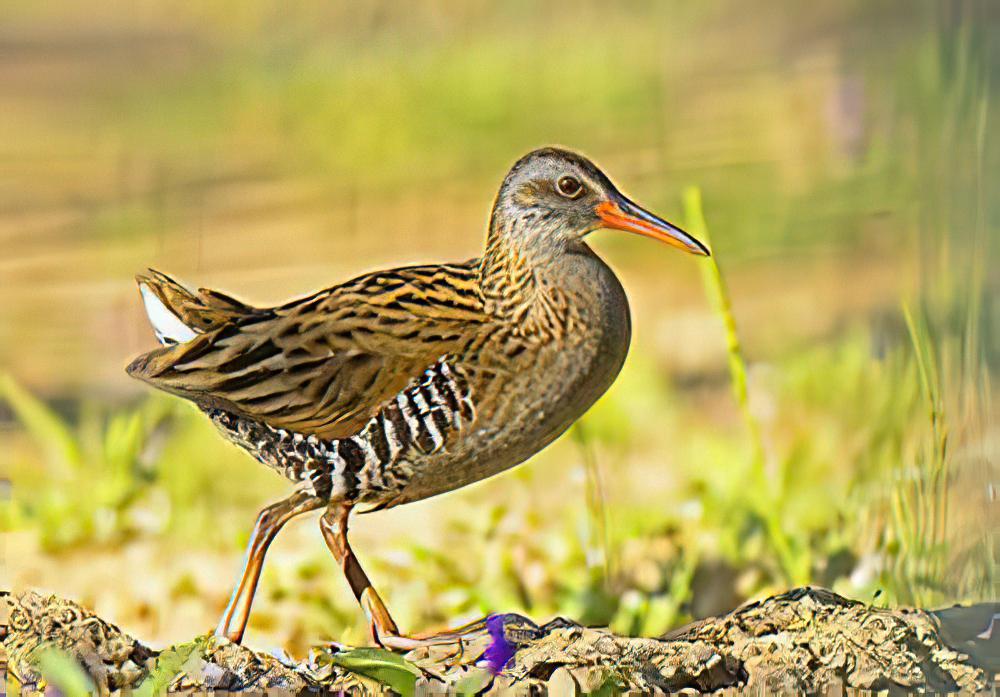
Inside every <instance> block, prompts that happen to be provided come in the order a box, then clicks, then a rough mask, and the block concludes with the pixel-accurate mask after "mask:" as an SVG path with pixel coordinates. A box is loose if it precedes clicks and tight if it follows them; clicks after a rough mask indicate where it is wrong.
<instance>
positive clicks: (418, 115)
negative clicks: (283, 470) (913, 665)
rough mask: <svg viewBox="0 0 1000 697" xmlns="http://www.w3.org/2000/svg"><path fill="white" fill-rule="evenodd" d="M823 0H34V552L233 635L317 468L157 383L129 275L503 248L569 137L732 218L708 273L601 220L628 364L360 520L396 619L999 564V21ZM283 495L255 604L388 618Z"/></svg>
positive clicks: (26, 330) (838, 582)
mask: <svg viewBox="0 0 1000 697" xmlns="http://www.w3.org/2000/svg"><path fill="white" fill-rule="evenodd" d="M821 5H823V6H822V7H819V6H815V7H813V6H809V7H804V6H802V5H801V3H800V4H792V3H775V4H774V5H773V6H769V7H768V8H761V7H758V8H756V9H754V10H749V9H747V8H745V7H743V5H742V4H741V3H735V2H723V1H718V2H706V3H696V4H687V3H642V2H639V3H620V4H613V5H610V6H608V5H606V4H605V5H596V4H588V3H579V2H574V3H569V2H554V3H546V4H545V5H535V4H530V3H521V2H516V3H504V4H500V5H496V4H491V3H478V2H474V3H459V2H437V3H428V4H423V5H414V6H409V5H406V6H403V5H397V4H392V3H387V2H386V3H383V2H366V3H358V4H347V3H343V4H341V3H320V2H316V3H307V4H306V5H304V6H301V7H299V8H297V9H296V10H295V11H294V12H293V11H290V10H288V9H285V8H282V7H280V6H278V5H276V4H272V3H269V2H265V1H264V0H253V1H252V2H240V3H234V2H224V1H218V2H213V3H198V4H195V5H192V4H189V3H180V2H158V3H152V4H149V5H145V6H144V7H143V9H141V10H140V9H135V10H134V12H132V13H131V14H128V13H126V14H122V13H119V12H115V11H113V9H111V8H103V7H99V8H94V7H89V6H84V5H82V4H81V5H79V6H74V5H72V4H69V5H65V6H60V7H55V6H50V5H45V4H39V3H27V2H15V3H13V4H12V6H11V8H10V11H9V13H8V14H9V18H10V27H11V32H12V34H11V35H15V36H21V37H23V39H22V40H21V41H20V42H17V44H16V46H15V48H16V50H15V51H14V52H13V53H12V54H11V55H13V56H14V58H15V59H10V58H8V59H7V60H6V61H4V63H2V64H0V68H3V70H2V71H0V79H2V80H4V81H5V87H6V89H5V90H3V91H2V92H0V107H2V108H3V113H4V114H5V116H4V117H2V118H0V135H2V136H3V138H0V141H3V143H4V144H3V145H2V146H0V149H2V152H0V154H2V156H3V157H4V161H5V162H7V163H8V164H10V165H11V166H10V168H9V172H10V173H9V175H7V176H5V180H4V184H5V186H4V187H2V188H0V200H2V201H3V203H4V204H5V206H4V211H3V212H0V240H2V241H3V244H4V245H5V258H4V259H3V260H0V271H2V272H3V274H4V281H3V283H0V365H3V366H4V372H3V374H2V375H0V404H2V405H4V406H3V407H0V439H2V442H3V445H2V447H0V467H2V468H3V471H4V472H5V473H6V474H5V476H6V477H7V478H8V479H9V481H10V483H11V484H12V493H11V495H10V496H9V497H8V498H6V499H5V500H3V501H2V503H0V505H2V506H3V518H2V519H3V521H4V527H5V530H6V531H8V532H12V533H15V536H12V537H11V539H12V540H15V539H16V544H15V545H14V546H11V547H10V549H12V550H14V552H13V554H12V555H11V561H10V567H11V568H10V569H8V570H7V571H8V574H10V575H11V577H12V582H13V583H15V584H16V583H31V584H35V585H40V586H43V587H49V588H54V589H58V590H59V591H60V592H62V593H65V594H69V595H74V596H76V597H78V598H81V599H84V600H87V599H88V598H91V599H92V600H93V601H94V602H95V603H101V602H114V603H121V604H120V605H116V606H115V607H116V608H117V613H118V615H117V616H118V617H119V618H120V619H121V620H122V621H129V622H132V623H135V624H140V623H145V624H143V629H144V630H145V631H140V632H137V633H139V634H143V635H144V636H151V635H158V633H165V634H169V633H170V632H171V631H177V630H176V628H173V627H171V626H170V625H169V621H170V618H171V617H172V616H181V614H180V609H179V608H180V607H181V606H182V605H184V604H185V603H188V604H193V605H194V606H195V607H196V610H195V611H193V614H192V615H191V616H192V617H194V618H195V619H194V620H192V621H198V622H204V625H205V628H206V629H207V627H209V626H211V625H212V624H213V623H214V618H213V616H214V614H215V613H216V612H218V611H219V610H221V607H222V605H223V604H224V602H225V596H226V594H227V593H228V590H229V588H228V584H229V583H230V582H232V581H234V580H235V574H236V571H237V557H238V556H239V554H240V550H241V548H242V545H243V544H244V543H245V541H246V536H247V534H248V533H249V528H250V525H251V523H252V520H253V517H254V515H255V514H256V511H257V509H259V508H260V507H262V506H263V505H264V504H265V503H267V502H268V501H269V500H273V499H275V498H277V497H278V496H280V495H281V493H282V492H283V491H285V484H284V483H283V482H281V481H280V480H278V479H277V478H276V477H274V476H273V475H272V474H271V473H269V472H266V471H264V469H263V468H261V467H259V466H256V465H254V463H252V462H251V461H249V459H248V458H246V456H245V455H243V454H242V453H240V452H238V451H236V450H235V449H234V448H232V447H231V446H229V445H227V444H225V443H223V442H222V440H221V439H220V438H219V437H218V435H217V434H216V433H215V432H214V431H213V429H212V428H211V426H210V425H209V424H208V423H207V422H206V420H205V419H204V417H202V416H201V415H200V414H198V413H197V412H196V411H195V410H194V409H192V408H191V407H190V406H189V405H186V404H181V403H179V402H178V401H177V400H174V399H172V398H169V397H167V396H164V395H150V394H148V393H147V392H146V391H145V390H143V388H142V387H140V386H138V385H135V384H130V383H129V382H128V381H127V380H126V378H125V377H124V375H123V372H122V370H121V368H122V366H123V365H124V364H125V362H126V360H127V358H128V357H129V356H131V355H134V354H135V353H138V352H139V351H141V350H146V349H148V348H149V347H150V346H151V345H152V339H151V336H150V334H149V332H148V330H147V329H146V328H145V325H144V319H143V318H142V316H141V310H140V309H139V302H138V300H137V298H136V297H135V292H134V289H133V288H132V286H131V285H130V277H131V274H132V273H134V272H135V271H138V270H140V269H142V268H143V267H145V266H146V265H149V264H155V265H156V266H159V267H163V268H164V269H165V270H168V271H172V272H175V273H177V274H179V275H180V276H181V277H182V278H184V279H185V280H189V281H192V282H195V283H198V284H203V285H217V286H221V287H223V288H224V289H226V290H227V291H230V292H235V293H236V294H237V295H243V294H244V293H245V294H246V296H247V297H248V298H249V299H251V300H256V299H259V298H265V299H266V300H271V301H279V300H281V299H282V298H283V297H285V296H287V295H289V294H292V293H298V292H305V291H308V290H310V289H312V288H314V287H317V286H319V285H322V284H329V283H331V282H335V281H337V280H341V279H343V278H346V277H348V276H349V275H351V274H354V273H358V272H360V271H362V270H363V269H365V268H370V267H373V266H387V265H390V264H393V263H397V262H403V261H412V260H414V259H421V260H427V259H437V258H456V257H461V256H471V255H473V254H475V253H476V251H477V249H478V245H479V244H480V241H481V232H480V231H481V230H482V229H483V225H484V217H485V215H486V212H487V210H488V205H489V200H490V196H492V195H493V193H494V191H495V187H496V185H497V183H498V182H499V178H500V176H501V175H502V173H503V172H504V171H505V168H506V167H507V166H508V165H509V163H510V162H511V161H513V160H514V159H515V158H516V157H517V156H519V155H520V154H522V152H524V151H526V150H528V149H530V148H532V147H535V146H537V145H539V144H542V143H548V142H560V143H563V144H566V145H570V146H574V147H579V148H581V149H583V150H584V151H586V152H588V153H589V154H591V155H593V156H595V158H596V159H597V160H598V161H599V162H600V163H601V164H602V165H604V166H606V168H607V169H608V171H609V172H610V173H611V174H612V175H613V176H614V177H615V179H616V180H617V181H619V182H620V183H621V184H622V185H623V186H624V187H625V188H626V189H628V190H629V191H630V192H631V193H633V194H634V195H635V197H636V198H637V199H639V200H641V201H642V202H643V203H644V204H647V205H648V206H649V207H651V208H653V209H655V210H659V211H663V212H664V213H665V214H666V215H667V216H668V217H670V218H671V219H674V220H677V221H679V222H681V221H682V222H683V223H684V224H686V226H687V228H688V229H689V230H690V231H691V232H693V233H695V234H696V236H699V237H704V238H708V236H709V232H710V233H711V241H712V248H713V250H714V251H715V252H716V254H715V256H714V257H713V258H712V260H711V261H709V262H706V263H704V264H703V265H702V268H701V270H702V271H703V272H704V273H703V281H704V284H703V287H704V290H705V293H701V292H700V290H699V285H698V279H697V277H696V275H697V272H696V271H695V270H694V263H693V262H691V260H690V259H680V258H678V257H675V256H672V255H670V254H669V252H665V251H664V250H661V249H651V248H650V247H649V246H648V245H644V244H642V242H641V241H636V240H634V239H632V240H626V239H618V238H615V237H612V236H611V235H604V234H602V235H599V236H598V235H595V238H594V245H595V247H598V248H599V249H600V251H601V253H602V254H604V255H606V256H607V257H609V258H610V260H611V261H612V263H613V264H614V265H615V267H616V269H618V270H619V272H620V273H619V275H620V276H621V278H622V279H623V282H624V284H625V286H626V288H628V290H629V293H630V297H631V298H632V300H633V305H634V314H635V318H634V326H635V340H634V345H633V349H632V353H631V355H630V357H629V360H628V363H627V365H626V368H625V370H624V372H623V374H622V375H621V377H620V378H619V380H618V382H617V383H616V385H615V386H614V388H613V389H612V390H611V391H610V392H609V393H608V395H606V397H605V398H604V399H602V400H601V402H599V403H598V404H597V405H596V406H595V408H594V409H593V410H592V411H591V412H590V413H589V414H588V415H587V416H586V417H585V418H584V419H583V420H582V422H581V423H580V424H579V425H578V426H576V427H575V429H574V432H573V434H572V437H570V438H565V439H563V440H562V441H561V442H560V443H558V444H557V445H556V446H554V447H553V448H550V449H549V450H547V451H546V452H544V453H542V454H541V455H540V456H539V457H538V458H536V462H535V464H530V465H527V466H526V467H523V468H520V469H518V470H516V471H514V472H512V473H509V474H506V475H504V476H502V477H499V478H495V479H494V480H491V481H489V482H486V483H483V484H481V485H477V486H475V487H471V488H469V489H467V490H464V491H461V492H456V493H454V494H451V495H449V496H448V497H444V498H440V499H433V500H431V501H428V502H426V503H421V504H414V505H413V506H412V507H411V506H407V507H404V508H405V509H411V508H412V511H410V510H399V511H390V512H386V513H384V514H377V515H375V516H372V517H371V518H370V519H369V517H367V516H358V518H357V521H356V523H355V533H354V534H355V535H356V536H357V537H356V538H355V547H357V548H358V549H359V553H360V554H361V556H362V558H363V559H364V560H365V563H366V565H368V566H370V567H371V569H370V570H371V572H372V575H373V577H374V578H375V579H376V583H377V585H380V586H382V588H381V590H382V593H383V596H385V597H386V599H387V602H388V603H389V605H390V607H391V608H392V609H393V611H394V613H396V614H397V619H399V620H401V622H402V623H403V625H404V626H406V627H414V628H416V627H425V626H431V625H435V624H453V623H455V622H458V621H460V620H462V619H465V618H472V617H474V616H479V615H482V614H484V613H486V612H491V611H512V612H513V611H521V612H525V613H527V614H531V615H533V616H535V617H538V618H544V617H546V616H548V615H552V614H564V615H568V616H572V617H574V618H576V619H579V620H581V621H584V622H587V623H596V624H610V625H611V626H612V627H613V628H614V629H616V630H618V631H622V632H629V633H642V634H656V633H660V632H663V631H665V630H667V629H669V628H670V627H672V626H676V625H677V624H679V623H681V622H683V621H685V620H687V619H689V618H691V617H700V616H704V615H706V614H709V613H714V612H720V611H724V610H727V609H729V608H730V607H732V606H733V605H735V604H736V603H738V602H740V601H742V600H744V599H747V598H751V597H755V596H759V595H761V594H763V593H766V592H769V591H773V590H777V589H780V588H784V587H787V586H789V585H792V584H802V583H819V584H823V585H826V586H830V587H832V588H833V589H834V590H837V591H838V592H841V593H844V594H847V595H850V596H854V597H858V598H861V599H865V600H871V599H873V598H877V599H878V601H879V602H885V603H915V604H922V605H935V604H944V603H949V602H953V601H957V600H963V599H975V598H996V597H998V591H1000V579H998V577H997V574H998V572H997V568H998V566H997V559H998V555H1000V536H998V535H997V530H996V526H997V523H998V516H997V510H996V509H997V505H996V493H995V492H996V486H997V485H996V481H997V462H998V459H997V443H998V442H1000V440H998V438H997V435H998V433H997V428H996V406H995V401H996V399H995V398H996V387H995V385H994V384H993V383H992V382H991V378H992V375H993V373H994V372H995V370H996V369H997V365H998V362H1000V351H998V347H1000V336H998V328H1000V322H998V320H1000V317H998V314H997V313H998V305H997V303H996V302H995V299H996V297H997V288H998V284H1000V278H998V276H997V272H996V270H995V262H992V260H994V259H996V253H997V244H998V237H1000V236H998V235H997V229H998V226H1000V212H998V210H1000V207H998V206H997V205H996V204H995V203H994V202H992V201H991V200H990V193H991V192H992V190H991V188H990V186H991V183H992V182H995V180H996V175H997V173H998V172H1000V154H998V152H997V148H996V146H995V143H994V142H993V141H992V140H991V133H996V132H997V125H998V124H997V114H998V113H1000V109H998V106H1000V105H998V104H997V94H998V92H997V84H996V75H997V74H998V73H997V70H996V68H997V67H998V62H1000V58H998V53H1000V51H998V50H997V47H996V46H995V45H994V44H995V43H996V42H995V41H991V40H990V37H991V33H992V34H995V33H996V31H997V29H1000V17H998V14H997V12H996V11H995V10H994V9H993V8H990V7H988V6H986V5H985V4H983V3H976V2H955V3H947V4H940V3H932V2H918V3H914V4H912V5H908V6H907V7H906V8H905V9H904V8H902V7H901V6H900V5H898V4H894V3H879V2H876V3H862V2H843V3H839V4H830V3H822V4H821ZM119 9H120V8H119ZM0 60H2V59H0ZM292 241H294V245H295V246H294V247H293V246H292ZM991 262H992V263H991ZM266 300H262V301H261V302H265V301H266ZM557 483H558V484H559V485H558V486H556V484H557ZM291 527H292V528H293V529H290V530H289V531H288V533H287V535H286V533H283V535H282V538H281V539H279V542H278V543H276V550H275V551H274V553H273V554H272V561H273V563H270V564H268V565H267V566H266V567H265V574H264V581H263V584H262V586H261V590H260V598H259V600H258V603H257V605H256V606H255V612H254V615H253V620H252V625H251V628H252V631H256V632H263V633H265V634H266V635H267V636H269V637H270V638H271V639H272V640H274V641H276V642H281V643H283V644H286V645H290V646H293V647H297V648H302V647H304V646H307V645H308V644H309V643H310V642H311V641H315V640H316V639H317V638H318V637H328V638H337V639H340V640H345V641H349V640H352V639H353V640H354V641H362V640H363V639H364V636H365V630H364V626H363V621H362V618H361V615H360V612H359V611H358V610H357V609H356V607H355V605H354V603H353V599H352V598H351V597H350V594H349V592H347V591H346V589H345V584H344V583H343V582H342V579H340V578H339V572H338V571H337V570H336V568H335V566H334V565H333V564H332V562H331V561H330V560H329V558H328V555H327V554H326V553H325V552H324V548H323V545H322V543H321V541H320V538H319V535H318V533H317V531H316V530H315V528H314V526H312V527H309V528H308V529H306V526H303V529H302V532H301V534H298V536H296V534H297V531H296V530H295V529H294V527H295V526H291ZM286 537H287V538H290V539H289V540H288V541H287V542H283V541H282V539H284V538H286ZM358 538H360V541H359V539H358ZM18 550H21V552H20V556H18V555H19V552H18ZM455 550H461V552H460V553H459V554H456V552H455ZM137 559H138V560H140V561H136V560H137ZM124 577H127V578H128V580H129V582H128V584H125V583H124V582H119V579H121V578H124ZM126 585H127V586H130V587H132V586H134V587H135V588H133V589H132V590H126V588H125V586H126ZM108 596H114V598H113V599H109V598H108ZM126 599H129V600H128V601H126ZM185 607H186V606H185ZM173 638H174V639H175V640H176V639H183V638H186V637H185V636H174V637H173Z"/></svg>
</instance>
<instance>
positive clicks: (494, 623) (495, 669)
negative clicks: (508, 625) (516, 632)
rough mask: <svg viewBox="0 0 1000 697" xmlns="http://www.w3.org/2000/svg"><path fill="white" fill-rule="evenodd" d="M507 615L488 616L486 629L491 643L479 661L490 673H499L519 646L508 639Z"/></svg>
mask: <svg viewBox="0 0 1000 697" xmlns="http://www.w3.org/2000/svg"><path fill="white" fill-rule="evenodd" d="M505 619H506V616H505V615H490V616H489V617H487V618H486V631H488V632H489V634H490V645H489V646H487V647H486V651H484V652H483V655H482V658H480V659H479V661H478V662H477V663H478V664H479V665H480V666H483V667H485V668H487V669H488V670H489V671H490V673H492V674H493V675H497V674H499V673H500V671H502V670H503V669H504V668H506V667H507V664H508V663H510V659H512V658H513V657H514V653H515V652H516V651H517V647H516V646H514V645H513V644H511V643H510V642H509V641H507V636H506V634H505V633H504V620H505Z"/></svg>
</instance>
